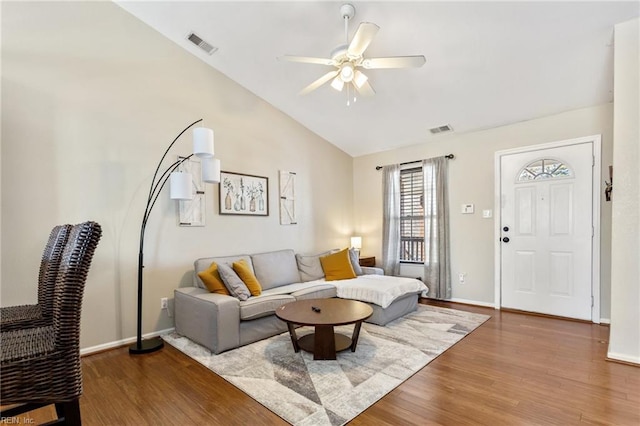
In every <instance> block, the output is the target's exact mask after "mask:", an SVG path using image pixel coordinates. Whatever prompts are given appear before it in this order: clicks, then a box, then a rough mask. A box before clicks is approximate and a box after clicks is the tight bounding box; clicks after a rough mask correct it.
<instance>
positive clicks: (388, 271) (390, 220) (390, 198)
mask: <svg viewBox="0 0 640 426" xmlns="http://www.w3.org/2000/svg"><path fill="white" fill-rule="evenodd" d="M382 174H383V178H382V199H383V225H382V268H383V269H384V273H385V275H400V165H399V164H392V165H389V166H384V167H383V168H382Z"/></svg>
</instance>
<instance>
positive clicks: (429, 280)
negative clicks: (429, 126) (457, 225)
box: [422, 157, 451, 299]
mask: <svg viewBox="0 0 640 426" xmlns="http://www.w3.org/2000/svg"><path fill="white" fill-rule="evenodd" d="M447 170H448V160H447V158H445V157H436V158H430V159H428V160H422V176H423V179H424V181H423V188H424V248H425V259H424V278H425V284H426V285H427V287H429V297H431V298H434V299H450V298H451V264H450V261H451V260H450V255H449V195H448V191H449V190H448V182H447V175H448V173H447Z"/></svg>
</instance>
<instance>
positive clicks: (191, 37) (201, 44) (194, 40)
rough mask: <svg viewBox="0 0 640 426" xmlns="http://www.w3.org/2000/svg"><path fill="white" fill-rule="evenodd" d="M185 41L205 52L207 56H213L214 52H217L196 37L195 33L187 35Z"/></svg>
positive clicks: (214, 48)
mask: <svg viewBox="0 0 640 426" xmlns="http://www.w3.org/2000/svg"><path fill="white" fill-rule="evenodd" d="M187 40H189V41H190V42H191V43H193V44H195V45H196V46H198V47H199V48H200V49H202V50H204V51H205V52H207V53H208V54H209V55H212V54H214V53H215V51H216V50H218V48H217V47H214V46H212V45H210V44H209V43H207V42H206V41H204V40H203V39H201V38H200V37H198V36H197V35H196V34H195V33H189V35H188V36H187Z"/></svg>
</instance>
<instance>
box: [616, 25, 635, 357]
mask: <svg viewBox="0 0 640 426" xmlns="http://www.w3.org/2000/svg"><path fill="white" fill-rule="evenodd" d="M639 22H640V21H639V20H638V19H635V20H632V21H628V22H625V23H621V24H618V25H616V27H615V59H614V72H615V80H614V81H615V85H614V99H615V101H614V120H613V122H614V128H613V134H614V144H613V165H614V172H613V176H614V182H615V184H614V191H613V229H612V236H611V242H612V244H611V245H612V251H611V334H610V340H609V353H608V356H609V357H610V358H613V359H618V360H622V361H628V362H634V363H637V364H640V278H639V277H640V262H638V259H640V167H639V166H638V164H640V124H639V123H638V121H639V117H640V107H639V104H640V85H639V84H638V76H639V75H640V66H639V64H638V62H639V56H640V42H639V38H640V25H639Z"/></svg>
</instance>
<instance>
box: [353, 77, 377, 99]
mask: <svg viewBox="0 0 640 426" xmlns="http://www.w3.org/2000/svg"><path fill="white" fill-rule="evenodd" d="M353 87H355V88H356V90H357V91H358V93H360V95H361V96H364V97H369V96H373V95H375V94H376V91H375V90H373V87H371V85H370V84H369V82H368V81H365V82H364V83H363V84H362V85H361V86H360V87H358V86H356V85H355V84H354V85H353Z"/></svg>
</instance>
